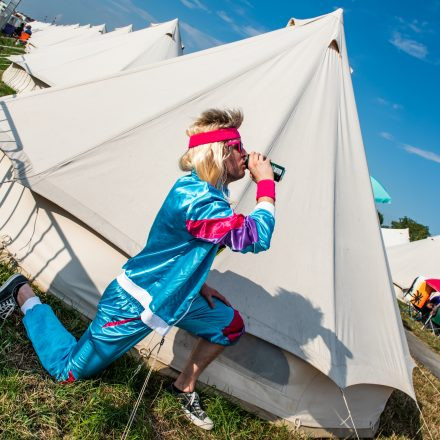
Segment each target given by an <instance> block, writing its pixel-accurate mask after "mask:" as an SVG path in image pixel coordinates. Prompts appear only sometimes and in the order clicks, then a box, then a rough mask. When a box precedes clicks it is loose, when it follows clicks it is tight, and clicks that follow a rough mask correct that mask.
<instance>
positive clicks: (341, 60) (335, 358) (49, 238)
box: [0, 10, 414, 436]
mask: <svg viewBox="0 0 440 440" xmlns="http://www.w3.org/2000/svg"><path fill="white" fill-rule="evenodd" d="M0 102H1V106H2V110H3V112H4V115H3V117H2V118H1V120H2V122H1V130H0V145H1V147H2V149H3V150H4V151H5V152H6V154H7V155H8V158H6V157H4V158H3V160H2V161H1V163H0V165H1V166H2V167H3V168H2V170H3V171H2V176H4V181H5V183H4V184H3V185H2V186H1V203H2V205H3V207H2V209H1V210H0V226H1V228H0V231H1V234H2V236H3V240H4V242H5V246H6V248H7V249H8V250H9V251H10V252H11V253H12V254H13V255H14V256H15V257H16V258H17V259H18V261H19V262H20V264H21V265H22V267H24V268H25V269H26V270H27V271H28V272H29V273H30V274H31V275H33V277H34V278H35V280H37V282H39V283H40V284H41V286H42V287H43V288H47V289H50V290H51V291H53V292H54V293H56V294H57V295H59V296H60V297H63V298H64V299H65V300H66V301H68V302H70V303H72V304H73V305H74V306H75V307H76V308H78V309H79V310H81V311H83V313H85V314H86V315H88V316H93V313H94V310H95V307H96V303H97V301H98V299H99V295H100V293H101V292H102V290H103V289H104V288H105V286H106V285H107V283H108V282H109V281H110V280H111V279H112V278H113V277H114V276H116V275H118V273H119V271H120V267H121V265H122V264H123V262H124V260H125V258H126V257H127V256H128V255H133V254H134V253H136V252H137V251H138V250H139V249H141V248H142V247H143V245H144V243H145V240H146V237H147V233H148V230H149V227H150V225H151V224H152V222H153V220H154V217H155V214H156V212H157V211H158V208H159V207H160V205H161V203H162V201H163V199H164V197H165V195H166V194H167V192H168V190H169V188H170V187H171V185H172V184H173V182H174V181H175V179H176V178H177V177H179V176H180V175H181V172H180V171H179V170H178V167H177V160H178V157H179V156H180V155H181V154H182V153H183V152H184V151H185V148H186V144H187V138H186V135H185V129H186V127H187V126H188V125H189V124H190V123H191V121H192V120H193V118H194V117H196V116H197V115H198V114H199V113H200V112H201V111H203V110H204V109H206V108H209V107H213V106H215V107H233V106H240V107H241V108H242V109H243V111H244V114H245V121H244V124H243V126H242V128H241V133H242V136H243V139H244V141H245V143H246V145H248V146H249V148H250V149H255V150H257V151H262V152H264V153H266V154H267V155H269V156H270V157H271V158H272V159H273V160H274V161H275V162H277V163H280V164H282V165H284V166H286V168H287V173H286V176H285V178H284V180H283V181H282V182H281V183H280V184H279V185H278V187H277V214H276V216H277V225H276V231H275V234H274V237H273V240H272V246H271V249H270V251H268V252H266V253H264V254H259V255H257V256H254V255H240V254H238V255H237V254H234V253H232V252H229V251H225V252H223V253H221V254H220V255H219V256H218V257H217V258H216V260H215V262H214V266H213V270H212V272H211V274H210V277H209V280H208V282H209V283H211V284H212V285H213V286H215V287H216V288H218V290H220V291H221V292H222V293H224V294H225V296H226V297H228V298H229V299H230V301H231V302H232V303H233V304H234V305H235V306H236V307H237V308H238V309H239V310H240V312H241V313H242V315H243V316H244V319H245V321H246V326H247V334H246V335H245V337H244V338H243V339H242V341H241V342H240V343H239V344H238V345H237V346H235V347H234V348H232V349H228V350H226V351H225V353H224V354H223V355H222V356H221V357H220V358H219V359H218V360H216V361H215V362H214V363H213V364H212V365H211V366H210V367H209V368H208V369H207V370H206V372H205V373H204V374H203V375H202V377H201V380H202V381H203V382H205V383H209V384H211V385H216V386H217V387H218V388H219V389H221V390H225V391H227V392H228V393H230V394H232V395H233V396H235V397H237V398H238V399H241V400H242V401H244V402H247V403H250V404H252V405H254V406H256V407H258V408H260V409H262V410H264V411H267V412H269V413H270V414H272V415H273V416H276V417H280V418H282V419H284V420H287V421H289V422H292V423H294V424H296V425H301V426H303V427H308V428H310V429H312V430H314V432H315V434H318V435H322V434H323V432H324V431H323V430H325V431H326V432H329V431H330V432H333V433H336V434H339V435H345V434H347V430H349V429H350V428H351V427H352V426H353V423H354V425H355V426H356V428H357V430H358V433H359V434H360V435H361V436H371V435H372V434H373V433H374V431H375V428H376V427H377V423H378V419H379V416H380V414H381V412H382V410H383V408H384V406H385V403H386V401H387V399H388V397H389V395H390V394H391V392H392V390H393V389H400V390H402V391H404V392H405V393H407V394H408V395H410V396H412V397H414V390H413V386H412V375H411V373H412V367H413V362H412V359H411V357H410V355H409V351H408V347H407V343H406V339H405V336H404V333H403V328H402V323H401V320H400V316H399V313H398V310H397V306H396V302H395V298H394V294H393V290H392V284H391V279H390V274H389V270H388V266H387V262H386V257H385V251H384V247H383V243H382V239H381V235H380V228H379V225H378V222H377V215H376V209H375V205H374V200H373V194H372V190H371V185H370V180H369V173H368V169H367V164H366V160H365V154H364V149H363V144H362V138H361V133H360V127H359V123H358V118H357V111H356V105H355V101H354V95H353V90H352V84H351V77H350V69H349V65H348V57H347V51H346V45H345V37H344V30H343V22H342V11H341V10H337V11H335V12H334V13H332V14H328V15H324V16H322V17H317V18H315V19H312V20H305V21H301V22H300V21H297V22H296V24H295V25H294V26H290V27H287V28H285V29H281V30H278V31H274V32H270V33H267V34H264V35H260V36H256V37H253V38H249V39H246V40H242V41H239V42H236V43H232V44H228V45H224V46H219V47H216V48H212V49H209V50H205V51H202V52H197V53H194V54H190V55H186V56H183V57H178V58H174V59H171V60H167V61H163V62H160V63H156V64H154V65H150V66H147V67H143V68H139V69H135V70H131V71H127V72H122V73H120V74H116V75H112V76H109V77H107V78H102V79H100V80H99V81H91V82H88V83H83V84H80V85H73V86H69V87H63V88H54V89H48V90H44V91H39V92H35V93H33V94H28V95H24V96H22V97H16V98H9V99H5V100H3V101H0ZM97 105H99V109H100V111H99V112H97V111H96V106H97ZM60 109H62V111H60ZM29 121H32V123H31V124H30V123H29ZM9 161H11V162H9ZM11 164H12V165H11ZM13 175H14V176H15V178H16V180H14V179H13V183H7V181H8V180H9V181H10V180H11V179H12V176H13ZM231 190H232V194H231V198H232V200H234V201H235V202H236V205H237V210H238V211H240V212H245V213H246V212H249V211H250V210H252V208H253V206H254V204H255V187H254V184H253V183H252V182H251V181H250V180H243V181H240V182H236V183H235V184H234V185H233V186H232V187H231ZM359 230H361V231H362V234H359ZM378 305H380V307H379V306H378ZM157 337H158V336H157V335H152V336H151V337H150V338H148V340H147V341H144V342H143V344H149V343H151V342H152V339H155V338H156V339H157ZM190 342H191V337H190V336H189V335H187V334H185V333H184V332H183V331H181V330H178V331H176V330H173V331H172V332H170V333H169V334H168V335H167V337H166V342H165V345H164V348H163V349H162V351H161V355H160V360H161V361H162V362H164V363H165V364H168V365H171V366H173V367H175V368H177V369H179V368H181V366H182V363H183V359H184V357H185V355H187V354H188V352H189V350H190V349H191V344H190ZM345 399H346V403H345ZM346 404H347V405H348V407H349V408H350V410H351V417H352V418H350V416H349V413H348V409H347V406H346Z"/></svg>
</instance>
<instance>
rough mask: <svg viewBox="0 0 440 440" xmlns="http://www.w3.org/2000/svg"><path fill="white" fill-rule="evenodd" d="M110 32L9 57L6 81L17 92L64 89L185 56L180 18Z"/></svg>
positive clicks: (5, 75)
mask: <svg viewBox="0 0 440 440" xmlns="http://www.w3.org/2000/svg"><path fill="white" fill-rule="evenodd" d="M129 30H130V28H129V27H125V28H122V29H120V30H115V31H113V32H109V33H108V34H105V35H102V36H100V37H99V38H95V39H93V40H92V41H88V42H86V43H83V44H74V45H69V46H67V47H66V45H64V44H58V45H56V46H51V49H50V50H49V49H48V50H44V51H35V52H32V53H30V54H27V55H13V56H11V57H9V60H10V61H12V64H11V65H10V66H9V67H8V69H6V70H5V72H4V74H3V81H4V82H5V83H6V84H7V85H9V86H10V87H12V88H13V89H14V90H16V91H17V92H19V93H21V92H29V91H33V90H36V89H40V88H47V87H53V86H64V85H68V84H73V83H80V82H84V81H90V80H93V79H96V78H100V77H103V76H106V75H110V74H112V73H117V72H121V71H124V70H128V69H133V68H135V67H140V66H145V65H147V64H150V63H154V62H157V61H162V60H166V59H168V58H173V57H176V56H179V55H181V54H182V43H181V40H180V31H179V22H178V20H177V19H175V20H172V21H169V22H166V23H161V24H159V25H154V26H151V27H148V28H145V29H142V30H139V31H136V32H129Z"/></svg>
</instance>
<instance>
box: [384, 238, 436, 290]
mask: <svg viewBox="0 0 440 440" xmlns="http://www.w3.org/2000/svg"><path fill="white" fill-rule="evenodd" d="M387 256H388V261H389V265H390V270H391V276H392V278H393V282H394V283H395V284H396V285H397V286H398V287H399V288H400V289H408V288H409V287H410V286H411V284H412V282H413V281H414V279H415V278H417V277H418V276H419V275H423V276H425V277H426V278H440V235H437V236H435V237H428V238H425V239H424V240H417V241H412V242H411V243H407V244H401V245H398V246H393V247H390V248H388V249H387ZM399 296H400V295H399Z"/></svg>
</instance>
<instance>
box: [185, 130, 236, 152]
mask: <svg viewBox="0 0 440 440" xmlns="http://www.w3.org/2000/svg"><path fill="white" fill-rule="evenodd" d="M240 138H241V137H240V133H239V132H238V130H237V129H236V128H220V129H219V130H214V131H207V132H205V133H197V134H193V135H192V136H190V138H189V145H188V148H193V147H197V146H199V145H204V144H210V143H212V142H221V141H229V140H231V139H240Z"/></svg>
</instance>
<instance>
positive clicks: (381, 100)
mask: <svg viewBox="0 0 440 440" xmlns="http://www.w3.org/2000/svg"><path fill="white" fill-rule="evenodd" d="M376 102H378V103H379V104H382V105H390V103H389V101H387V100H386V99H383V98H381V97H380V96H378V97H377V98H376Z"/></svg>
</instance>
